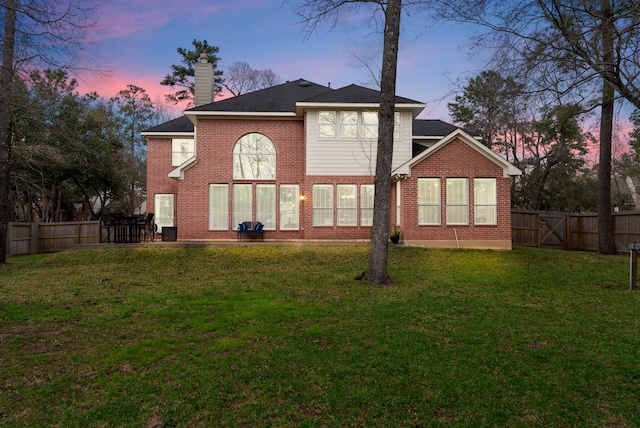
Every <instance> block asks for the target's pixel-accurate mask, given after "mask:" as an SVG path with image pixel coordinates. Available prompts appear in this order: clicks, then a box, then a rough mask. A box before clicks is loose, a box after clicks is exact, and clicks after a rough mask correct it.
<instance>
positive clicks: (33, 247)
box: [29, 223, 40, 254]
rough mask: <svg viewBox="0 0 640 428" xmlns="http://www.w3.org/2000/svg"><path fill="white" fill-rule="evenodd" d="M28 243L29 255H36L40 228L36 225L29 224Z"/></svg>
mask: <svg viewBox="0 0 640 428" xmlns="http://www.w3.org/2000/svg"><path fill="white" fill-rule="evenodd" d="M30 235H31V236H30V238H31V239H30V241H29V252H30V253H31V254H38V251H39V249H40V248H39V244H40V226H39V225H38V223H31V233H30Z"/></svg>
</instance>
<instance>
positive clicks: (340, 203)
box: [336, 184, 358, 226]
mask: <svg viewBox="0 0 640 428" xmlns="http://www.w3.org/2000/svg"><path fill="white" fill-rule="evenodd" d="M336 193H337V211H336V214H337V217H338V220H337V223H338V226H357V225H358V197H357V195H358V186H356V185H355V184H338V185H337V186H336Z"/></svg>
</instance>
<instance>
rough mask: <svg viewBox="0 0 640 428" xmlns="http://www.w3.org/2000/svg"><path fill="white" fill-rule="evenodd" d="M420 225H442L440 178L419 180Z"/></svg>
mask: <svg viewBox="0 0 640 428" xmlns="http://www.w3.org/2000/svg"><path fill="white" fill-rule="evenodd" d="M418 224H422V225H429V224H440V179H439V178H418Z"/></svg>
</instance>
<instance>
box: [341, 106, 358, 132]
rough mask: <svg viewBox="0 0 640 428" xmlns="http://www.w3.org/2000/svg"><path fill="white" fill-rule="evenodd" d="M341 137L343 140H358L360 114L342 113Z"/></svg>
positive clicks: (352, 112)
mask: <svg viewBox="0 0 640 428" xmlns="http://www.w3.org/2000/svg"><path fill="white" fill-rule="evenodd" d="M340 136H341V137H343V138H356V137H357V136H358V112H356V111H343V112H340Z"/></svg>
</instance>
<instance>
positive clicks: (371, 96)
mask: <svg viewBox="0 0 640 428" xmlns="http://www.w3.org/2000/svg"><path fill="white" fill-rule="evenodd" d="M301 101H302V100H301ZM304 101H305V102H311V103H355V104H376V103H379V102H380V91H376V90H375V89H369V88H365V87H363V86H358V85H349V86H345V87H344V88H340V89H336V90H334V91H330V92H326V93H324V94H321V95H318V96H316V97H313V98H310V99H306V100H304ZM396 104H422V103H421V102H420V101H415V100H410V99H409V98H403V97H398V96H396Z"/></svg>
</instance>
